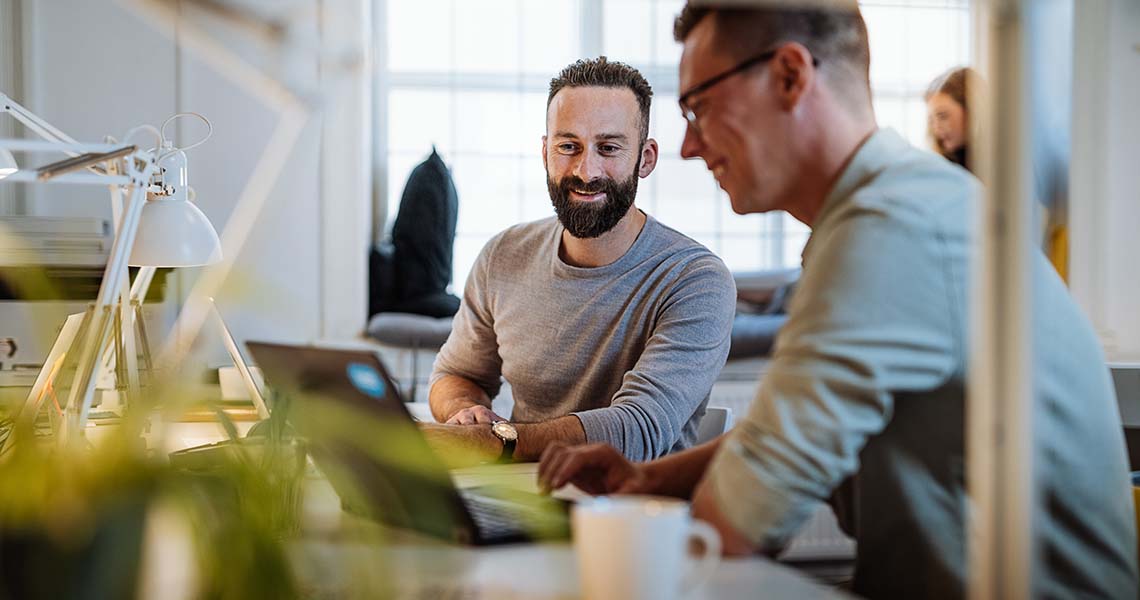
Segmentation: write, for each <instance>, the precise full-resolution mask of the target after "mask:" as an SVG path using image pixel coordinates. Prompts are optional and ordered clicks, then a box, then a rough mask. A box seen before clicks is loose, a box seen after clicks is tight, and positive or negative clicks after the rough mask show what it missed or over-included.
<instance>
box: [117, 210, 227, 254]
mask: <svg viewBox="0 0 1140 600" xmlns="http://www.w3.org/2000/svg"><path fill="white" fill-rule="evenodd" d="M220 260H222V243H221V242H220V241H219V240H218V232H216V231H214V226H213V225H211V224H210V220H209V219H207V218H206V215H205V214H203V213H202V211H201V210H199V209H198V207H197V206H194V204H192V203H191V202H189V201H186V200H179V199H169V198H157V199H153V200H148V201H147V203H146V204H145V205H144V206H143V209H142V215H140V217H139V228H138V232H137V233H136V234H135V245H134V246H133V247H132V248H131V257H130V260H129V261H128V264H130V265H131V266H132V267H197V266H201V265H208V264H212V263H216V262H218V261H220Z"/></svg>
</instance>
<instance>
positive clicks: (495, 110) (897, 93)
mask: <svg viewBox="0 0 1140 600" xmlns="http://www.w3.org/2000/svg"><path fill="white" fill-rule="evenodd" d="M683 4H684V2H683V0H480V1H478V2H472V1H470V0H387V2H386V4H385V7H384V8H385V11H386V13H385V21H386V24H385V28H384V29H382V31H386V32H387V37H386V39H387V43H388V47H387V52H386V56H387V65H386V67H385V69H386V71H385V73H384V77H383V78H382V80H383V81H384V82H385V85H384V89H383V90H382V93H384V94H386V96H387V103H386V104H387V115H384V116H382V117H386V122H387V127H386V129H387V136H386V140H387V146H386V151H385V152H382V153H381V154H382V156H383V155H386V157H387V158H386V160H387V170H386V173H387V176H386V181H385V182H382V183H383V185H385V186H386V188H387V190H388V215H389V219H388V223H391V222H392V221H393V220H394V219H395V215H396V211H397V209H398V207H399V201H400V194H401V193H402V191H403V187H404V183H405V182H406V180H407V176H408V174H409V172H410V171H411V169H412V167H414V166H415V165H416V164H417V163H418V162H420V161H421V160H423V158H424V157H425V156H427V154H428V153H429V152H430V151H431V147H432V146H433V145H434V146H435V147H436V148H438V150H439V152H440V154H441V155H442V156H443V158H444V160H445V161H446V162H447V163H448V164H449V165H450V166H451V168H452V175H453V177H454V179H455V185H456V188H457V190H458V193H459V223H458V226H457V233H456V240H455V274H454V278H453V288H454V289H455V290H457V293H458V291H459V290H462V286H463V283H464V281H465V279H466V276H467V273H468V271H469V270H470V268H471V265H472V263H473V262H474V261H475V257H476V256H477V255H478V253H479V250H480V249H481V248H482V247H483V245H484V244H485V243H486V242H487V240H488V239H490V237H491V236H493V235H494V234H496V233H498V232H499V231H501V230H502V229H504V228H506V227H508V226H510V225H513V224H515V223H519V222H522V221H529V220H535V219H540V218H543V217H547V216H550V215H553V214H554V210H553V208H552V207H551V205H550V200H549V196H548V195H547V191H546V174H545V171H544V170H543V168H542V160H541V156H540V152H541V136H542V135H543V133H544V129H545V123H546V117H545V115H546V91H547V86H548V84H549V81H550V79H551V78H552V77H553V76H554V75H556V74H557V72H558V71H559V70H561V68H562V67H564V66H566V65H567V64H569V63H571V62H573V61H574V60H576V59H578V58H580V57H584V56H597V55H599V54H605V55H607V56H609V57H610V58H612V59H614V60H620V61H623V62H627V63H629V64H631V65H633V66H635V67H637V68H638V69H640V70H641V71H642V73H644V74H645V76H646V78H647V79H648V80H649V82H650V84H651V85H652V86H653V90H654V101H653V112H652V114H651V116H650V135H651V136H652V137H654V138H656V139H657V141H658V142H659V144H660V146H661V159H660V163H659V165H658V167H657V169H656V170H655V171H654V173H653V174H652V175H650V176H649V178H648V179H644V180H642V181H641V184H640V186H639V189H638V198H637V203H638V206H639V207H641V208H642V209H643V210H645V211H646V212H648V213H650V214H652V215H654V216H655V217H656V218H658V219H660V220H661V221H662V222H664V223H665V224H667V225H670V226H671V227H674V228H676V229H679V230H680V231H682V232H684V233H686V234H688V235H689V236H691V237H693V238H694V239H696V240H697V241H699V242H701V243H703V244H705V245H706V246H708V247H709V248H710V249H711V250H713V251H714V252H716V253H717V254H718V255H720V256H721V257H722V258H723V259H724V261H725V263H726V264H727V265H728V266H729V268H731V269H734V270H754V269H766V268H779V267H787V266H795V265H798V264H799V261H800V251H801V250H802V248H803V245H804V243H805V242H806V241H807V237H808V229H807V228H806V227H805V226H804V225H803V224H801V223H799V222H798V221H796V220H795V219H793V218H791V217H790V216H788V215H786V214H783V213H775V214H764V215H748V216H739V215H736V214H735V213H733V212H732V209H731V207H730V206H729V203H728V199H727V198H726V197H725V196H724V193H723V192H721V191H720V189H719V187H718V186H717V185H716V183H715V181H714V180H713V178H712V177H711V176H710V175H709V174H708V172H707V171H706V169H705V167H704V164H703V163H701V162H700V161H683V160H681V158H680V156H679V151H680V147H681V138H682V136H683V135H684V120H683V119H682V118H681V115H680V111H679V110H678V108H677V74H676V68H677V61H678V60H679V58H680V53H681V49H680V46H679V45H678V44H676V43H675V42H674V41H673V37H672V30H673V28H672V23H673V19H674V17H675V16H676V15H677V13H678V12H679V11H680V9H681V6H682V5H683ZM862 6H863V11H864V17H865V19H866V21H867V27H868V31H869V34H870V37H871V56H872V61H871V80H872V81H871V83H872V88H873V92H874V102H875V112H876V114H877V116H878V119H879V124H880V125H881V126H886V127H893V128H895V129H897V130H898V131H899V132H901V133H902V134H903V135H904V136H905V137H906V138H907V139H909V140H910V141H911V142H912V143H914V144H917V145H920V146H924V147H925V145H926V142H925V131H926V121H925V119H926V111H925V104H924V102H923V100H922V93H923V92H924V91H925V89H926V85H927V84H928V83H929V81H930V80H932V79H933V78H934V77H935V76H937V75H938V74H940V73H942V72H943V71H945V70H946V69H948V68H950V67H952V66H955V65H960V64H965V63H966V61H967V58H968V48H969V40H968V35H969V17H968V11H967V0H868V1H864V2H862ZM696 208H699V210H696Z"/></svg>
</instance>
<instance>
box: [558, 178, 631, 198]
mask: <svg viewBox="0 0 1140 600" xmlns="http://www.w3.org/2000/svg"><path fill="white" fill-rule="evenodd" d="M558 187H559V188H560V190H561V191H562V192H563V193H567V192H569V191H570V190H571V189H574V190H577V191H579V192H586V193H587V194H597V193H598V192H606V195H607V196H612V195H613V194H611V192H612V191H613V190H614V189H615V188H616V187H617V182H616V181H614V180H613V179H610V178H608V177H599V178H598V179H592V180H590V181H583V180H582V179H581V178H579V177H578V176H576V175H567V176H565V177H563V178H562V181H560V182H558Z"/></svg>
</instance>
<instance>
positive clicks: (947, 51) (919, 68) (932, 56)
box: [903, 8, 969, 91]
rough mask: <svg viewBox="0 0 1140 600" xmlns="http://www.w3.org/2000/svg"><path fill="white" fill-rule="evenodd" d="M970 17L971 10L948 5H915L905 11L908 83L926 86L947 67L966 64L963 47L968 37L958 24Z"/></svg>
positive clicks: (918, 86)
mask: <svg viewBox="0 0 1140 600" xmlns="http://www.w3.org/2000/svg"><path fill="white" fill-rule="evenodd" d="M967 19H968V13H966V11H961V10H957V9H948V8H912V9H909V11H908V12H907V15H906V28H905V29H904V30H903V31H904V35H905V41H904V43H905V44H906V47H907V53H906V63H907V64H906V66H907V75H908V76H909V77H910V78H911V79H912V80H911V81H910V82H908V83H915V84H917V88H915V91H921V90H924V89H925V88H926V86H927V84H929V82H930V81H932V80H933V79H934V78H935V77H937V76H938V75H939V74H941V73H943V72H944V71H946V70H948V69H950V68H952V67H956V66H961V65H963V64H965V62H966V58H967V55H966V53H965V52H964V50H965V49H966V47H967V43H968V41H969V40H967V39H965V38H964V37H963V35H962V34H963V31H966V30H967V29H968V28H963V29H959V27H958V25H959V24H960V23H961V22H962V21H965V20H967Z"/></svg>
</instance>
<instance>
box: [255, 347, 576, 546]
mask: <svg viewBox="0 0 1140 600" xmlns="http://www.w3.org/2000/svg"><path fill="white" fill-rule="evenodd" d="M246 347H247V348H248V349H249V351H250V353H251V355H252V356H253V359H254V361H255V362H256V363H257V365H258V366H260V367H261V369H262V372H263V373H264V374H265V378H266V383H267V385H269V386H271V387H272V388H273V389H274V390H275V391H276V392H277V393H278V397H279V398H281V399H282V400H281V403H279V404H278V406H277V407H275V409H276V410H287V411H288V421H289V423H290V424H291V425H292V427H293V429H294V430H295V431H296V432H297V434H298V435H300V436H302V437H303V438H305V440H306V442H307V445H308V448H309V454H310V456H312V458H313V461H314V462H315V463H316V464H317V466H318V467H319V468H320V469H321V471H322V472H323V473H324V474H325V476H326V477H328V479H329V482H330V483H331V484H332V486H333V489H335V490H336V492H337V494H338V495H339V496H340V498H341V503H342V505H343V506H344V508H345V509H346V510H348V511H350V512H354V513H357V514H362V515H365V516H367V517H370V518H373V519H375V520H377V521H380V522H382V523H385V524H388V525H391V526H394V527H398V528H401V529H410V530H413V531H417V532H420V533H423V534H426V535H429V536H432V537H435V538H440V539H445V540H449V541H453V542H458V543H463V544H476V545H486V544H498V543H508V542H520V541H528V540H533V539H538V538H542V539H549V538H565V537H568V536H569V523H568V519H567V515H566V512H567V511H566V505H565V503H564V502H562V501H560V500H554V499H551V498H547V497H545V496H539V495H538V494H528V493H525V492H520V491H513V490H512V491H509V492H508V491H505V490H495V489H490V488H475V489H463V490H461V489H459V488H458V487H456V485H455V484H454V482H453V481H452V479H451V475H450V472H449V471H448V469H447V467H446V466H445V465H444V463H443V462H442V460H440V458H439V457H438V456H437V455H436V453H435V452H434V451H433V450H432V448H431V447H430V446H429V445H428V443H427V440H426V439H425V438H424V435H423V433H422V432H421V431H420V429H419V427H418V426H417V425H416V424H415V421H413V419H412V416H411V415H410V414H409V413H408V410H407V408H406V407H405V405H404V401H403V399H402V398H401V396H400V392H399V388H398V387H397V386H396V385H395V383H394V382H393V380H392V378H391V377H390V376H389V374H388V371H387V370H386V369H385V368H384V365H383V364H382V363H381V361H380V359H379V357H377V356H376V355H375V354H374V353H372V352H370V351H367V350H340V349H329V348H314V347H309V346H289V345H281V344H267V343H259V342H249V343H247V344H246ZM283 406H284V407H286V408H282V407H283Z"/></svg>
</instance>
